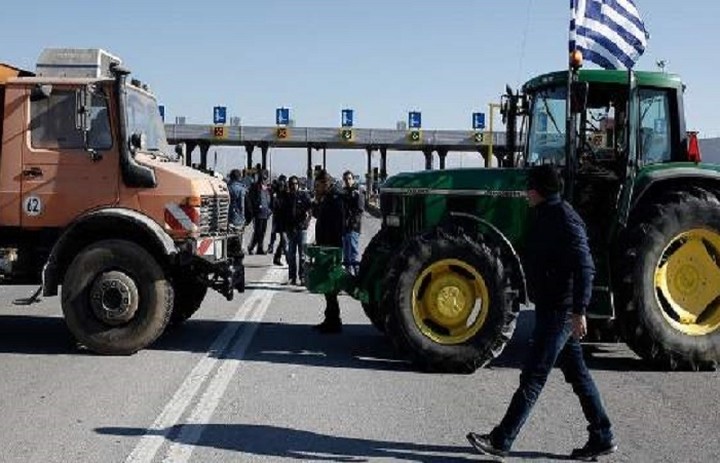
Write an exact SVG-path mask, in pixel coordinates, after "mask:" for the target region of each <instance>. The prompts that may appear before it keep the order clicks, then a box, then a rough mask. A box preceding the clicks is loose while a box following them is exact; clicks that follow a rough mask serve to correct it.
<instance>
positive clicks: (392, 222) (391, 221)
mask: <svg viewBox="0 0 720 463" xmlns="http://www.w3.org/2000/svg"><path fill="white" fill-rule="evenodd" d="M385 225H387V226H388V227H399V226H400V217H398V216H397V215H386V216H385Z"/></svg>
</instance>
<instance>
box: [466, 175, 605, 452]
mask: <svg viewBox="0 0 720 463" xmlns="http://www.w3.org/2000/svg"><path fill="white" fill-rule="evenodd" d="M561 184H562V182H561V180H560V177H559V175H558V173H557V171H556V170H555V168H554V167H553V166H550V165H543V166H537V167H534V168H532V169H531V170H530V172H529V176H528V187H527V189H528V198H529V201H530V206H531V210H533V211H534V213H535V214H534V217H533V218H532V221H531V223H530V227H529V229H528V233H527V236H528V241H527V243H526V252H525V256H524V261H525V262H524V266H525V269H526V271H527V281H528V289H529V291H530V299H531V300H532V301H533V302H534V303H535V329H534V332H533V337H532V340H533V346H532V349H530V350H529V351H528V355H527V358H526V360H525V363H524V365H523V369H522V373H521V374H520V385H519V387H518V389H517V391H516V392H515V394H514V395H513V397H512V400H511V402H510V406H509V407H508V410H507V412H506V413H505V417H504V418H503V419H502V421H500V423H499V424H498V425H497V426H496V427H495V428H494V429H493V430H492V432H490V434H485V435H479V434H476V433H473V432H471V433H469V434H468V435H467V439H468V440H469V441H470V443H471V444H472V445H473V447H475V449H476V450H478V451H479V452H481V453H484V454H489V455H494V456H499V457H504V456H506V455H507V454H508V452H509V451H510V448H511V447H512V444H513V442H514V441H515V438H516V437H517V435H518V433H519V432H520V429H521V427H522V426H523V424H524V423H525V421H526V420H527V418H528V416H529V415H530V412H531V410H532V408H533V406H534V405H535V402H536V401H537V399H538V396H539V395H540V392H541V391H542V389H543V386H544V385H545V382H546V381H547V378H548V375H549V374H550V371H551V370H552V368H553V366H554V365H555V363H556V362H557V363H558V366H559V367H560V369H561V370H562V372H563V374H564V376H565V380H566V381H567V382H568V383H570V384H571V385H572V388H573V392H574V393H575V394H576V395H577V396H578V399H579V400H580V406H581V408H582V411H583V414H584V415H585V419H586V420H587V422H588V427H587V429H588V432H589V439H588V441H587V443H586V444H585V446H584V447H582V448H577V449H574V450H573V451H572V454H571V456H572V457H573V458H576V459H580V460H587V461H592V460H594V459H595V458H597V457H598V456H601V455H608V454H611V453H613V452H615V451H616V450H617V444H616V442H615V441H614V438H613V433H612V431H611V424H610V419H609V418H608V415H607V413H606V411H605V407H604V406H603V403H602V400H601V398H600V393H599V392H598V390H597V387H596V386H595V382H594V381H593V379H592V376H591V375H590V372H589V371H588V369H587V367H586V366H585V360H584V359H583V353H582V346H581V345H580V339H582V338H583V337H584V336H585V335H586V333H587V321H586V318H585V310H586V309H587V307H588V305H589V303H590V298H591V295H592V283H593V278H594V274H595V266H594V264H593V260H592V256H591V254H590V249H589V246H588V241H587V234H586V230H585V224H584V222H583V221H582V219H581V218H580V216H579V215H578V214H577V213H576V212H575V210H573V208H572V207H571V206H570V205H569V204H568V203H567V202H565V201H563V200H562V199H561V198H560V191H561V189H562V188H561Z"/></svg>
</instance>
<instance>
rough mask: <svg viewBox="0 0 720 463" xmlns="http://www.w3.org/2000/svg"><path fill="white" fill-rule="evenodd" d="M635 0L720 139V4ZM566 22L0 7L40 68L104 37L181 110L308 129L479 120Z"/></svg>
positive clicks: (291, 156) (416, 11)
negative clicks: (282, 113)
mask: <svg viewBox="0 0 720 463" xmlns="http://www.w3.org/2000/svg"><path fill="white" fill-rule="evenodd" d="M636 4H637V5H638V8H639V9H640V12H641V15H642V16H643V18H644V20H645V23H646V26H647V28H648V30H649V31H650V34H651V37H650V40H649V44H648V50H647V52H646V53H645V55H644V56H643V57H642V58H641V59H640V61H639V63H638V65H637V67H636V69H644V70H654V69H656V64H655V63H656V61H657V60H660V59H662V60H665V61H666V62H667V63H668V65H667V69H668V70H669V71H670V72H676V73H679V74H681V75H682V77H683V79H684V81H685V82H686V84H687V86H688V89H687V92H686V113H687V118H688V127H689V128H692V129H695V130H699V131H700V136H701V137H710V136H720V111H718V106H719V103H720V98H718V93H719V92H718V84H717V82H718V73H719V72H720V69H719V66H718V58H717V56H716V55H717V50H719V49H720V33H719V31H718V29H720V2H718V1H717V0H686V1H682V2H675V1H669V0H654V1H651V0H636ZM568 23H569V1H568V0H443V1H430V0H346V1H339V0H335V1H332V0H295V1H293V0H214V1H207V2H201V1H186V0H174V1H160V0H122V1H105V2H98V1H97V0H95V1H87V0H64V1H57V0H44V1H41V0H27V1H25V2H9V4H8V5H6V6H5V7H4V8H3V12H2V14H0V43H2V44H3V46H2V47H1V48H0V50H1V51H0V61H2V62H7V63H10V64H14V65H16V66H20V67H24V68H27V69H30V70H34V67H35V61H36V59H37V57H38V55H39V54H40V51H41V50H42V49H43V48H45V47H79V48H90V47H99V48H104V49H106V50H108V51H110V52H111V53H114V54H116V55H118V56H120V57H121V58H122V59H123V61H124V63H125V64H126V65H127V66H128V67H130V69H131V70H132V71H133V73H134V75H135V77H138V78H140V79H141V80H143V81H145V82H147V83H149V84H150V86H151V87H152V88H153V90H154V91H155V93H156V94H157V95H158V99H159V101H160V103H161V104H163V105H165V107H166V119H167V120H170V121H172V120H174V118H175V116H186V117H187V120H188V122H189V123H211V122H212V107H213V106H215V105H225V106H227V107H228V115H229V116H239V117H241V118H242V123H243V124H245V125H273V124H274V123H275V119H274V118H275V108H276V107H278V106H287V107H290V108H291V110H292V116H291V117H292V118H294V119H295V120H296V124H297V125H298V126H338V125H339V119H340V109H342V108H344V107H350V108H353V109H354V110H355V122H356V126H358V127H377V128H394V127H395V124H396V122H397V121H399V120H406V119H407V111H409V110H420V111H422V115H423V128H426V129H469V128H470V127H471V126H470V123H471V116H470V115H471V113H472V112H473V111H485V112H487V104H488V103H490V102H498V100H499V97H500V94H501V93H502V92H503V89H504V88H505V84H511V85H512V86H513V87H518V86H520V85H521V84H522V83H523V82H524V81H525V80H527V79H528V78H530V77H531V76H532V75H534V74H539V73H543V72H547V71H553V70H558V69H562V68H564V67H565V66H566V59H567V40H568ZM590 66H592V65H590ZM213 151H214V150H211V153H213ZM218 151H219V152H220V162H221V165H220V166H219V168H220V170H223V168H227V167H228V166H230V165H232V164H235V163H238V164H240V163H244V154H242V153H243V152H241V151H240V150H234V151H226V152H223V150H218ZM272 155H273V163H274V164H273V166H274V168H275V170H276V171H279V170H282V171H286V172H294V173H301V172H303V171H304V162H305V161H304V154H303V153H302V152H291V151H288V150H275V151H274V152H273V153H272ZM318 160H319V156H318V157H317V158H316V162H317V161H318ZM375 162H377V161H375ZM436 162H437V161H436ZM478 163H479V159H478V155H477V154H467V155H464V156H460V155H454V154H451V155H450V156H449V157H448V165H449V166H458V165H461V164H462V165H465V166H468V165H477V164H478ZM422 165H423V161H422V155H420V154H414V155H412V154H402V153H393V155H392V156H391V160H390V169H391V170H393V171H397V170H399V169H411V168H418V169H419V168H421V166H422ZM328 168H329V169H330V170H331V171H332V173H333V174H336V175H337V174H339V173H340V170H341V169H344V168H351V169H353V170H363V169H364V168H365V156H364V154H362V152H360V151H355V152H350V153H345V152H330V153H328Z"/></svg>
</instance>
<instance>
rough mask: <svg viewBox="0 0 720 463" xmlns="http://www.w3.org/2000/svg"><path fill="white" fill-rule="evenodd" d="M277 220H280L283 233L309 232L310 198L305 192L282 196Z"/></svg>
mask: <svg viewBox="0 0 720 463" xmlns="http://www.w3.org/2000/svg"><path fill="white" fill-rule="evenodd" d="M281 201H282V202H281V204H280V208H279V209H278V211H277V213H276V215H275V219H276V220H277V219H279V220H280V223H281V224H282V227H283V231H285V232H292V231H297V230H307V227H308V225H309V224H310V210H311V205H310V197H309V196H308V195H307V194H306V193H305V192H303V191H297V192H295V193H293V192H290V191H288V192H286V193H285V194H283V195H282V200H281Z"/></svg>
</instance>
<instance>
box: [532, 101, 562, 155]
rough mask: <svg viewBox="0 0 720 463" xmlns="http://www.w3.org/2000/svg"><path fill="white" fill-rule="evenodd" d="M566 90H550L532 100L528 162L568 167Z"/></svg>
mask: <svg viewBox="0 0 720 463" xmlns="http://www.w3.org/2000/svg"><path fill="white" fill-rule="evenodd" d="M566 94H567V90H566V89H565V88H550V89H547V90H544V91H542V92H539V93H538V94H537V95H535V97H534V98H533V102H532V111H531V115H530V117H531V119H530V132H529V135H528V151H527V152H528V163H529V164H531V165H537V164H555V165H564V164H565V106H566V100H565V95H566Z"/></svg>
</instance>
